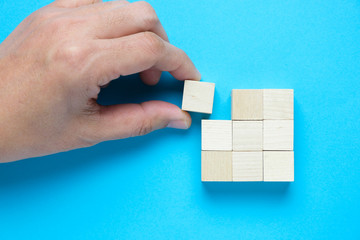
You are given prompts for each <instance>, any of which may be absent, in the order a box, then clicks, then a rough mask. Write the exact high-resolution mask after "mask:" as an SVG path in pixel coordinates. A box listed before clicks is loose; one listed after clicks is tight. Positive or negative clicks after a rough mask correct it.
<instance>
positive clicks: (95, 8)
mask: <svg viewBox="0 0 360 240" xmlns="http://www.w3.org/2000/svg"><path fill="white" fill-rule="evenodd" d="M127 4H130V3H129V2H128V1H126V0H117V1H110V2H101V1H100V2H99V3H96V4H90V5H85V6H81V7H79V8H77V9H76V11H75V12H74V14H76V15H78V16H80V15H87V16H88V15H92V16H93V15H94V14H96V15H103V14H106V12H107V11H110V10H112V9H115V8H120V7H122V6H124V5H127ZM92 24H93V22H92Z"/></svg>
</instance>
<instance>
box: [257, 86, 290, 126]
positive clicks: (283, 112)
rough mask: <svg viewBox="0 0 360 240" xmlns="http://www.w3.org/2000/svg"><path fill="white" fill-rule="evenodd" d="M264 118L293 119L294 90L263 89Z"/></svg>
mask: <svg viewBox="0 0 360 240" xmlns="http://www.w3.org/2000/svg"><path fill="white" fill-rule="evenodd" d="M264 119H276V120H279V119H294V90H293V89H264Z"/></svg>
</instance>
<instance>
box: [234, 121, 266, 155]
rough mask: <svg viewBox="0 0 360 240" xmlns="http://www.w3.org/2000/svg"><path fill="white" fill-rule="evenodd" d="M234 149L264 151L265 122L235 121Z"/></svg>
mask: <svg viewBox="0 0 360 240" xmlns="http://www.w3.org/2000/svg"><path fill="white" fill-rule="evenodd" d="M233 150H234V151H262V150H263V122H262V121H233Z"/></svg>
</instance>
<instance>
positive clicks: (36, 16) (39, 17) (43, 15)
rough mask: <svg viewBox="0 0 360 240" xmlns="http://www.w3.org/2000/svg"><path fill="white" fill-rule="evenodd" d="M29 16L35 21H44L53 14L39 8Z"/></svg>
mask: <svg viewBox="0 0 360 240" xmlns="http://www.w3.org/2000/svg"><path fill="white" fill-rule="evenodd" d="M30 16H31V18H32V19H33V20H35V21H37V22H44V21H46V20H49V19H50V18H51V17H52V16H53V14H52V13H51V12H50V11H48V10H46V9H39V10H37V11H35V12H33V13H32V14H31V15H30Z"/></svg>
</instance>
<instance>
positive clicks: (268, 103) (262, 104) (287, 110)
mask: <svg viewBox="0 0 360 240" xmlns="http://www.w3.org/2000/svg"><path fill="white" fill-rule="evenodd" d="M231 95H232V98H231V118H232V120H264V119H269V120H271V119H272V120H289V119H294V90H293V89H233V90H232V93H231Z"/></svg>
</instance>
